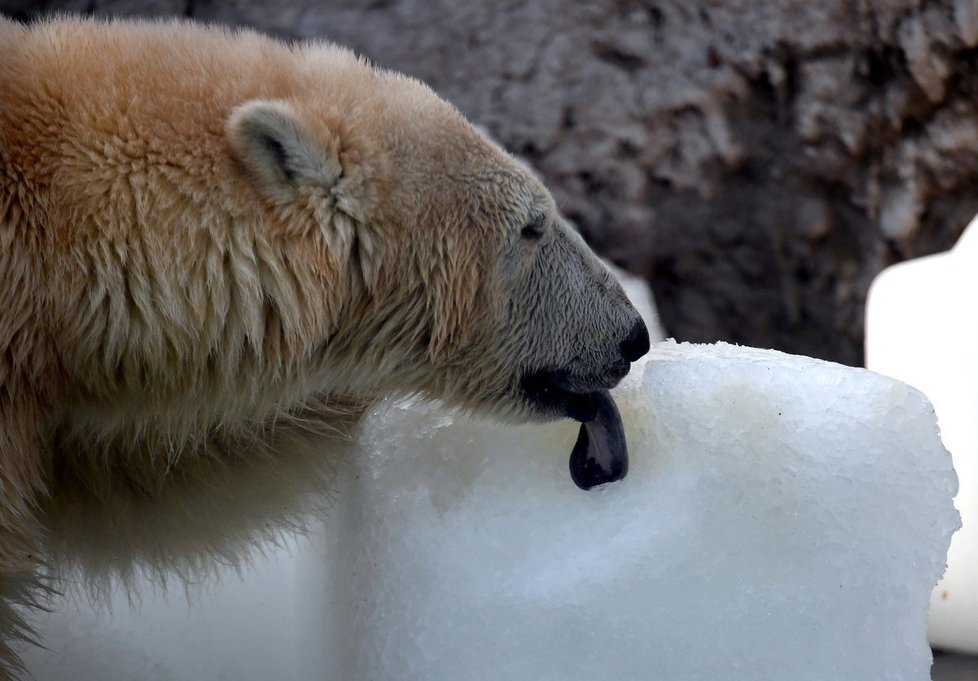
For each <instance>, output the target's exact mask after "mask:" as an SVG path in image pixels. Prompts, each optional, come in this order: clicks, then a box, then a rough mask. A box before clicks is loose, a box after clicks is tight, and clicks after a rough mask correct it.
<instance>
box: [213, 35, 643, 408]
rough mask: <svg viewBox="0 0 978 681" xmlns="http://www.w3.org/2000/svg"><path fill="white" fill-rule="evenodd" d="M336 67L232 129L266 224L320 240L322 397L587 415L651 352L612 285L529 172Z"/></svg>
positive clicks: (417, 92)
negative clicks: (330, 393) (415, 398)
mask: <svg viewBox="0 0 978 681" xmlns="http://www.w3.org/2000/svg"><path fill="white" fill-rule="evenodd" d="M345 55H346V53H340V54H339V55H337V53H335V52H331V51H329V50H326V49H325V48H317V50H314V51H313V53H312V54H311V55H310V56H309V58H308V61H307V64H308V68H309V70H310V73H311V75H310V78H311V80H312V83H311V84H310V91H311V92H314V93H315V94H314V95H309V96H306V95H300V96H291V97H286V98H282V99H256V100H251V101H248V102H244V103H242V104H240V105H239V106H238V107H237V108H236V109H235V110H234V111H233V112H232V113H231V115H230V117H229V120H228V122H227V126H226V133H227V136H228V139H229V142H230V147H231V149H232V150H233V154H234V155H235V157H236V158H237V159H238V161H239V164H240V166H241V167H242V169H243V170H244V171H245V175H246V176H247V177H248V180H249V182H250V183H251V185H252V186H253V188H254V190H255V191H256V192H257V193H258V194H260V195H261V196H263V197H264V198H265V201H266V203H267V205H268V210H269V211H270V218H269V220H270V221H271V222H274V223H277V224H284V225H286V226H287V228H289V229H295V230H300V231H306V232H308V233H309V234H311V235H319V236H320V237H321V239H322V240H323V241H324V243H325V244H326V246H325V247H324V249H325V250H326V251H328V253H327V255H326V256H325V262H324V267H325V268H326V269H327V270H328V271H326V272H324V274H323V275H322V279H323V282H324V284H323V286H324V287H325V290H324V292H323V300H324V301H326V302H324V303H323V304H324V305H327V306H328V307H329V308H330V309H331V310H332V313H331V314H330V315H327V316H328V318H329V319H330V327H329V328H327V329H323V330H322V337H321V339H320V340H319V342H318V344H317V351H318V352H320V353H321V354H322V356H323V362H324V367H325V368H326V369H328V374H329V376H330V377H331V378H330V379H329V380H330V381H332V382H334V383H333V384H332V385H331V386H330V388H331V389H334V390H340V391H344V392H350V393H354V394H384V393H389V392H416V393H419V394H422V395H424V396H427V397H430V398H437V399H443V400H445V401H447V402H449V403H452V404H455V405H459V406H462V407H464V408H466V409H471V410H473V411H480V412H489V413H492V414H494V415H496V416H502V417H504V418H508V419H510V420H514V421H526V420H545V419H553V418H559V417H564V416H571V417H574V418H577V419H578V420H588V419H589V418H593V412H594V410H595V408H596V407H595V400H596V395H598V394H600V393H604V394H606V391H607V390H608V389H609V388H611V387H613V386H615V385H616V384H617V383H618V382H619V381H620V380H621V379H622V377H623V376H624V375H625V374H626V373H627V372H628V370H629V365H630V362H632V361H634V360H636V359H638V358H639V357H640V356H641V355H643V354H644V353H645V352H647V350H648V347H649V337H648V332H647V330H646V328H645V325H644V324H643V322H642V320H641V317H640V316H639V314H638V313H637V312H636V311H635V309H634V308H633V307H632V305H631V304H630V303H629V301H628V299H627V297H626V295H625V293H624V292H623V290H622V288H621V287H620V286H619V284H618V283H617V281H616V280H615V278H614V277H613V276H612V275H611V273H610V272H609V271H608V269H607V268H606V267H605V266H604V265H603V264H602V263H601V261H600V260H599V259H598V258H597V257H596V256H595V255H594V253H593V252H592V251H591V250H590V249H589V248H588V246H587V244H586V243H585V242H584V240H583V239H582V238H581V237H580V236H579V235H578V234H577V232H576V231H575V230H574V229H573V227H572V226H571V225H570V224H568V222H567V221H566V220H565V219H563V218H562V217H561V215H560V213H559V211H558V208H557V206H556V204H555V202H554V199H553V197H552V196H551V195H550V193H549V192H548V191H547V189H546V187H545V186H544V185H543V184H542V183H541V182H540V180H539V179H538V178H537V177H536V176H535V175H534V174H533V173H532V172H531V171H530V170H529V169H528V168H527V167H526V166H525V165H523V164H522V163H520V162H519V161H517V160H516V159H514V158H513V157H512V156H510V155H508V154H507V153H506V152H504V151H503V150H502V149H501V148H500V147H498V146H497V145H496V144H495V143H493V142H492V141H491V140H489V139H488V138H487V137H486V136H485V135H484V134H482V133H481V132H480V131H478V130H477V129H476V128H474V127H473V126H472V125H470V124H469V123H468V122H466V120H465V119H464V118H463V117H462V115H461V114H460V113H459V112H458V111H457V110H455V109H454V108H452V107H451V106H450V105H448V104H447V103H445V102H444V101H442V100H441V99H440V98H439V97H437V96H436V95H435V94H434V93H433V92H432V91H431V90H430V89H428V88H427V87H426V86H424V85H423V84H421V83H419V82H417V81H415V80H413V79H410V78H407V77H404V76H400V75H396V74H392V73H387V72H381V71H377V70H374V69H372V68H370V67H369V66H367V65H365V64H364V63H363V62H360V61H357V60H356V59H354V58H352V57H349V56H345ZM327 63H328V66H329V69H328V70H329V71H330V77H329V78H327V77H326V74H325V70H326V69H325V65H326V64H327ZM317 65H318V66H321V67H322V68H323V69H324V74H323V76H322V82H321V83H319V82H317V81H316V68H317ZM337 73H339V75H337ZM344 86H345V87H344ZM310 249H311V252H312V251H313V250H314V249H313V246H310ZM336 381H338V384H337V383H336Z"/></svg>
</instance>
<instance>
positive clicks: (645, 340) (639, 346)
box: [621, 317, 649, 362]
mask: <svg viewBox="0 0 978 681" xmlns="http://www.w3.org/2000/svg"><path fill="white" fill-rule="evenodd" d="M648 351H649V330H648V328H646V326H645V322H644V321H642V318H641V317H639V319H638V321H636V322H635V325H634V326H633V327H632V330H631V331H629V332H628V337H627V338H625V340H623V341H622V342H621V354H622V355H623V356H624V357H625V359H627V360H628V361H629V362H634V361H635V360H637V359H638V358H639V357H641V356H642V355H644V354H645V353H647V352H648Z"/></svg>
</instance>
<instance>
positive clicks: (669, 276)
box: [0, 0, 978, 365]
mask: <svg viewBox="0 0 978 681" xmlns="http://www.w3.org/2000/svg"><path fill="white" fill-rule="evenodd" d="M0 11H2V12H4V13H5V14H7V15H9V16H13V17H16V18H20V19H23V20H29V19H30V18H32V17H35V16H39V15H43V14H46V13H50V12H54V11H71V12H81V13H85V14H95V15H101V16H188V17H195V18H197V19H200V20H203V21H217V22H222V23H225V24H230V25H245V26H253V27H258V28H260V29H262V30H264V31H267V32H270V33H272V34H275V35H277V36H281V37H284V38H289V39H302V38H312V37H317V38H318V37H328V38H329V39H331V40H333V41H336V42H338V43H341V44H344V45H347V46H349V47H352V48H354V49H355V50H356V51H357V52H359V53H361V54H363V55H366V56H367V57H369V58H371V59H372V60H374V61H375V62H376V63H378V64H380V65H382V66H385V67H390V68H393V69H397V70H399V71H403V72H406V73H409V74H412V75H415V76H417V77H419V78H421V79H423V80H425V81H426V82H428V83H429V84H430V85H431V86H432V87H433V88H435V90H437V91H438V92H439V93H440V94H441V95H443V96H444V97H445V98H447V99H448V100H449V101H451V102H453V103H455V104H456V105H457V106H458V107H459V108H460V109H461V110H462V111H463V113H465V115H466V116H468V117H469V119H470V120H472V121H474V122H476V123H478V124H480V125H482V126H484V127H485V128H487V129H488V130H489V131H490V132H491V133H492V134H493V135H495V136H496V137H497V138H498V139H499V140H500V141H501V142H502V143H503V144H504V145H505V146H506V147H507V148H508V149H509V150H510V151H512V152H514V153H517V154H520V155H521V156H523V157H525V158H526V159H527V160H529V161H530V162H531V163H532V164H533V165H534V166H535V167H536V168H537V169H538V170H539V172H540V173H541V174H542V175H543V176H544V177H545V179H546V181H547V182H548V183H549V185H550V187H551V189H552V190H553V192H554V194H555V196H556V197H557V200H558V202H559V204H560V206H561V208H562V210H563V211H564V213H565V214H566V215H567V216H568V217H570V218H571V219H573V220H574V221H575V222H576V223H577V225H578V226H579V228H580V230H581V231H582V232H583V234H584V235H585V236H586V238H587V239H588V241H589V242H590V243H591V244H592V246H593V247H594V248H595V249H596V250H597V251H599V252H600V253H601V254H602V255H604V256H605V257H607V258H609V259H610V260H612V261H613V262H615V263H616V264H618V265H620V266H621V267H623V268H625V269H627V270H630V271H631V272H634V273H636V274H639V275H641V276H643V277H645V278H646V279H647V280H648V282H649V283H650V284H651V287H652V291H653V293H654V295H655V298H656V303H657V306H658V310H659V315H660V317H661V321H662V324H663V326H664V327H665V330H666V332H667V334H669V335H671V336H675V337H676V338H677V339H679V340H690V341H702V342H709V341H716V340H728V341H735V342H738V343H743V344H748V345H754V346H759V347H773V348H778V349H781V350H785V351H788V352H793V353H800V354H806V355H811V356H814V357H820V358H824V359H830V360H835V361H839V362H843V363H846V364H851V365H860V364H862V362H863V338H864V331H863V323H864V308H865V299H866V292H867V289H868V287H869V285H870V282H871V281H872V279H873V277H874V276H875V275H876V274H877V273H879V272H880V271H881V270H882V269H883V268H884V267H886V266H887V265H889V264H891V263H894V262H897V261H900V260H902V259H906V258H912V257H916V256H920V255H925V254H928V253H933V252H937V251H942V250H945V249H947V248H949V247H950V246H952V245H953V244H954V242H955V240H956V239H957V237H958V236H959V235H960V234H961V232H962V230H963V229H964V227H965V225H966V224H967V222H968V221H969V220H970V219H971V218H972V217H973V216H974V215H975V213H976V212H978V191H976V189H978V116H976V105H978V97H976V94H978V50H976V48H975V46H976V44H978V5H976V3H975V2H974V0H938V1H927V0H885V1H884V0H879V1H875V2H874V1H872V0H819V2H810V1H808V0H711V1H709V2H707V1H703V2H692V1H689V0H662V1H657V0H588V1H587V2H567V1H562V0H534V1H533V2H526V1H524V0H516V1H502V2H484V1H483V0H372V1H366V0H329V1H325V2H324V1H322V0H282V1H280V2H275V3H257V2H246V1H243V0H232V1H221V2H218V1H216V0H141V1H140V0H54V1H51V2H44V1H41V2H25V1H24V0H0Z"/></svg>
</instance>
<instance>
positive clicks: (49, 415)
mask: <svg viewBox="0 0 978 681" xmlns="http://www.w3.org/2000/svg"><path fill="white" fill-rule="evenodd" d="M0 301H2V303H3V307H2V309H0V574H4V575H8V576H11V575H18V574H21V573H25V572H29V571H32V570H34V569H35V568H36V566H37V564H38V560H39V555H40V554H39V553H38V550H39V548H41V547H42V546H43V544H44V537H45V526H47V527H56V526H67V527H71V526H72V523H73V522H75V520H76V519H75V518H74V517H71V516H72V514H81V515H84V513H85V512H84V511H82V510H79V509H80V508H81V507H82V506H84V504H82V505H79V504H74V505H72V504H68V506H65V505H64V504H65V502H64V499H65V498H72V495H73V494H75V493H76V492H78V490H82V494H83V496H84V497H85V498H86V499H89V500H94V501H95V502H97V503H95V506H96V507H100V508H102V509H103V511H99V513H102V520H100V521H98V523H101V524H102V525H103V526H105V527H111V526H112V523H113V522H114V521H115V519H117V518H118V517H120V516H121V515H125V514H126V513H127V511H124V510H122V509H120V508H117V507H116V506H113V499H114V497H118V496H119V495H120V494H123V496H125V495H127V494H128V495H131V493H132V492H133V490H135V491H137V492H138V493H139V495H141V497H145V498H148V499H151V500H153V501H154V503H157V506H155V507H153V508H157V509H162V508H163V507H165V506H166V496H167V493H166V492H165V491H164V490H165V489H166V488H167V485H168V484H169V482H170V480H171V479H172V478H173V477H180V476H182V477H183V478H184V479H186V480H189V481H190V483H191V487H193V486H194V483H195V482H196V481H201V480H207V479H210V476H211V473H212V472H213V471H214V470H221V471H225V470H228V469H229V467H230V468H234V467H235V466H237V465H242V466H246V465H247V464H244V463H240V460H241V459H242V458H247V457H248V456H253V457H254V459H255V460H258V461H261V460H265V459H268V458H269V457H271V458H274V455H273V454H269V453H267V452H270V451H272V450H273V449H274V448H271V449H266V448H263V447H257V448H255V447H245V446H243V444H242V443H252V442H254V441H255V440H260V439H266V438H268V439H270V440H272V441H274V440H275V439H276V438H277V437H278V435H277V433H279V426H280V425H281V424H287V423H291V424H293V425H295V424H302V423H306V422H308V421H310V420H311V421H312V422H315V423H320V424H331V425H329V426H328V427H335V428H338V429H339V430H344V429H346V428H348V426H349V424H350V423H353V422H355V420H356V417H357V415H358V413H360V411H361V410H362V409H363V406H364V405H365V404H368V403H369V402H371V401H373V400H376V399H378V398H379V397H381V396H384V395H387V394H390V393H418V394H420V395H422V396H424V397H426V398H440V399H444V400H446V401H448V402H449V403H452V404H455V405H458V406H461V407H462V408H465V409H476V410H480V411H485V412H490V413H494V414H496V415H498V416H501V417H504V418H509V419H513V420H526V419H529V418H553V417H555V416H557V414H551V413H543V412H540V411H539V410H534V407H533V406H532V405H531V404H529V403H528V402H527V400H526V399H525V396H524V395H523V394H522V392H521V384H520V380H521V377H523V376H524V375H526V373H527V372H529V371H533V370H537V369H560V370H561V371H564V372H565V373H566V374H567V375H568V376H571V377H572V381H577V383H576V384H575V385H578V384H579V388H580V390H582V391H586V390H591V389H594V386H597V385H601V386H604V387H606V386H607V384H609V382H610V383H613V382H614V381H615V380H617V378H620V376H621V371H620V369H621V361H622V360H621V357H620V354H619V349H618V348H619V344H620V342H621V339H623V338H624V337H625V336H626V335H627V334H628V332H629V330H630V329H631V328H632V326H633V325H634V323H635V321H636V319H637V314H636V313H635V311H634V310H633V309H632V308H631V306H630V305H629V304H628V302H627V299H626V298H625V295H624V293H623V292H622V291H621V289H620V287H619V286H618V285H617V283H615V282H614V280H613V279H612V277H611V276H610V275H609V273H608V272H607V271H606V270H605V268H604V267H603V266H602V265H601V264H600V262H599V261H598V260H597V259H596V258H595V256H594V255H593V254H592V253H591V252H590V250H589V249H588V248H587V246H586V245H585V244H584V243H583V241H582V240H581V239H580V237H578V236H577V235H576V233H574V231H573V230H572V229H571V228H570V227H569V226H568V225H567V224H566V223H564V222H563V221H562V220H561V218H560V217H559V215H558V214H557V212H556V209H555V206H554V203H553V199H552V198H551V197H550V195H549V194H548V192H547V191H546V189H545V188H544V187H543V186H542V185H541V183H540V182H539V181H538V180H537V179H536V178H535V177H534V176H533V175H532V174H531V173H530V172H529V171H528V170H527V169H526V168H525V167H523V166H522V165H521V164H520V163H518V162H517V161H515V160H514V159H513V158H511V157H510V156H508V155H507V154H505V152H503V151H502V150H501V149H499V148H498V147H497V146H496V145H494V144H493V143H492V142H490V141H489V140H487V139H486V138H485V137H484V136H483V135H482V134H480V133H479V132H477V131H476V130H475V129H473V128H472V127H471V126H470V125H469V124H468V123H467V122H466V121H465V120H464V119H463V118H462V116H461V115H460V114H459V113H458V112H457V111H456V110H455V109H453V108H452V107H451V106H450V105H448V104H446V103H445V102H443V101H442V100H440V99H439V98H438V97H437V96H436V95H435V94H434V93H432V92H431V91H430V90H429V89H428V88H427V87H425V86H424V85H422V84H420V83H418V82H417V81H415V80H412V79H409V78H406V77H404V76H400V75H397V74H394V73H389V72H384V71H380V70H377V69H374V68H372V67H371V66H369V65H368V64H366V63H365V62H363V61H362V60H359V59H357V58H356V57H355V56H353V55H352V54H351V53H349V52H348V51H345V50H343V49H340V48H337V47H334V46H331V45H326V44H302V45H295V46H288V45H284V44H282V43H279V42H276V41H273V40H270V39H267V38H265V37H262V36H260V35H257V34H255V33H251V32H247V31H234V32H231V31H227V30H223V29H220V28H205V27H200V26H197V25H194V24H191V23H185V22H170V23H134V22H116V23H102V22H97V21H87V20H86V21H80V20H73V19H58V20H53V21H48V22H44V23H40V24H38V25H35V26H32V27H24V26H20V25H17V24H14V23H12V22H7V21H5V20H2V19H0ZM626 368H627V362H626ZM608 376H612V377H613V378H612V379H610V381H609V379H607V377H608ZM242 452H249V454H248V455H247V456H245V455H244V454H242ZM208 471H209V472H208ZM218 477H220V476H218ZM313 477H315V476H313ZM206 486H207V485H206V484H202V487H206ZM119 490H123V492H121V493H120V492H119ZM52 491H55V492H57V494H55V495H54V497H53V498H52V500H51V501H50V502H45V501H44V499H45V498H46V495H47V494H49V493H51V492H52ZM201 493H203V492H201ZM195 494H196V492H195ZM62 495H63V496H62ZM86 503H88V502H86ZM93 503H94V502H93ZM106 508H107V509H111V510H110V511H107V512H106V511H104V509H106ZM42 511H43V512H42ZM160 512H162V510H160ZM93 513H94V511H93ZM152 513H153V512H152V511H151V512H149V513H148V516H147V517H149V516H152ZM150 524H152V523H150ZM69 535H70V532H61V533H60V535H59V536H69ZM121 536H123V537H125V536H126V534H125V532H122V533H121ZM131 543H132V544H133V545H138V543H139V542H138V540H135V539H134V540H133V541H132V542H131ZM49 544H51V542H49ZM45 550H46V551H47V552H48V553H50V552H51V551H52V550H54V549H52V548H51V546H49V547H48V548H47V549H45ZM134 550H135V551H136V552H138V551H139V549H138V548H136V549H134ZM215 550H216V551H217V552H218V553H220V549H215ZM164 562H165V561H164ZM11 579H13V577H11ZM0 617H3V614H2V613H0ZM2 632H3V626H0V634H2ZM0 652H2V651H0Z"/></svg>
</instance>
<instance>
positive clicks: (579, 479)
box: [570, 390, 628, 489]
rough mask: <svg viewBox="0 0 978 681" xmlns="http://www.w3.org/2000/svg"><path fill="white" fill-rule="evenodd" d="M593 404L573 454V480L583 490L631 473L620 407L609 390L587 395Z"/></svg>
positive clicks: (571, 465)
mask: <svg viewBox="0 0 978 681" xmlns="http://www.w3.org/2000/svg"><path fill="white" fill-rule="evenodd" d="M588 397H589V398H590V399H589V402H591V405H592V407H593V409H592V410H588V411H589V412H593V415H592V413H589V414H587V415H588V416H591V418H589V419H581V420H582V421H584V422H583V423H581V432H580V433H579V434H578V436H577V443H576V444H575V445H574V450H573V451H572V452H571V455H570V474H571V479H572V480H573V481H574V484H576V485H577V486H578V487H580V488H581V489H591V488H592V487H596V486H598V485H603V484H604V483H607V482H615V481H616V480H621V479H622V478H624V477H625V475H627V474H628V446H627V445H626V444H625V429H624V428H623V427H622V425H621V414H620V413H618V406H617V405H616V404H615V401H614V400H613V399H612V398H611V393H609V392H608V391H607V390H602V391H600V392H596V393H591V394H590V395H589V396H588Z"/></svg>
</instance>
